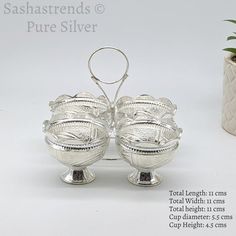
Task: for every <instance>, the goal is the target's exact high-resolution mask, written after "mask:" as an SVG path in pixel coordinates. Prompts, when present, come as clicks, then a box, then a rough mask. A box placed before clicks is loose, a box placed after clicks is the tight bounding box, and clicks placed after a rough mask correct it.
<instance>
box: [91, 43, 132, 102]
mask: <svg viewBox="0 0 236 236" xmlns="http://www.w3.org/2000/svg"><path fill="white" fill-rule="evenodd" d="M102 50H114V51H117V52H119V53H121V54H122V55H123V56H124V58H125V60H126V63H127V64H126V69H125V72H124V74H123V76H122V77H121V78H120V79H118V80H115V81H112V82H107V81H103V80H101V79H99V78H98V77H97V76H96V75H95V74H94V72H93V70H92V68H91V60H92V58H93V56H94V55H95V54H96V53H97V52H99V51H102ZM88 68H89V71H90V73H91V79H92V80H93V81H94V82H95V83H96V84H97V86H98V87H99V88H100V89H101V91H102V92H103V94H104V95H105V97H106V98H107V100H108V101H109V103H110V106H111V107H112V103H115V102H116V99H117V97H118V93H119V91H120V88H121V86H122V84H123V83H124V81H125V79H126V78H127V77H128V74H127V73H128V69H129V60H128V58H127V56H126V55H125V53H124V52H122V51H121V50H120V49H118V48H114V47H110V46H107V47H102V48H99V49H97V50H96V51H95V52H93V53H92V54H91V56H90V57H89V60H88ZM119 82H121V83H120V85H119V87H118V89H117V91H116V94H115V98H114V101H113V102H111V101H110V99H109V98H108V96H107V94H106V92H105V91H104V89H103V88H102V86H101V85H100V84H99V83H103V84H116V83H119Z"/></svg>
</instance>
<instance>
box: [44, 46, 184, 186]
mask: <svg viewBox="0 0 236 236" xmlns="http://www.w3.org/2000/svg"><path fill="white" fill-rule="evenodd" d="M103 49H112V50H115V51H118V52H120V53H121V54H122V55H123V56H124V57H125V59H126V62H127V67H126V70H125V73H124V75H123V76H122V78H120V79H118V80H116V81H113V82H105V81H103V80H101V79H99V78H97V77H96V76H95V75H94V73H93V72H92V69H91V64H90V63H91V59H92V57H93V55H94V54H95V53H96V52H98V51H100V50H103ZM88 65H89V69H90V72H91V75H92V77H91V78H92V80H93V81H94V82H95V83H96V84H97V85H98V87H99V88H100V89H101V91H102V92H103V94H104V95H102V96H99V97H95V96H94V95H92V94H90V93H88V92H84V93H78V94H76V95H75V96H70V95H61V96H59V97H58V98H57V99H56V100H55V101H52V102H50V103H49V106H50V108H51V112H52V115H51V119H50V120H46V121H45V122H44V124H43V131H44V132H45V141H46V143H47V145H48V148H49V151H50V153H51V155H52V156H53V157H55V158H56V159H57V160H58V161H59V162H61V163H62V164H64V165H65V166H67V167H68V170H67V171H66V172H65V173H63V174H62V175H61V179H62V180H63V181H64V182H66V183H70V184H86V183H90V182H92V181H93V180H94V179H95V175H94V173H92V172H91V171H90V170H89V169H88V168H87V167H88V166H90V165H92V164H93V163H94V162H96V161H98V160H100V159H101V158H102V157H103V156H104V154H105V152H106V150H107V147H108V144H109V141H110V139H112V140H115V143H116V146H117V149H118V151H119V154H120V156H121V157H122V158H124V159H125V160H126V161H127V162H128V163H129V164H130V165H131V166H132V167H134V168H135V171H134V172H133V173H131V174H130V175H129V177H128V179H129V181H130V182H131V183H133V184H135V185H138V186H154V185H157V184H159V183H160V181H161V178H160V176H159V175H157V174H156V173H155V169H157V168H159V167H161V166H163V165H165V164H167V163H168V162H169V161H171V160H172V158H173V153H174V151H175V150H176V149H177V148H178V146H179V140H180V137H181V134H182V129H180V128H178V126H177V125H176V123H175V120H174V115H175V113H176V110H177V107H176V105H175V104H173V103H172V102H171V101H170V100H169V99H167V98H158V99H156V98H154V97H152V96H150V95H141V96H138V97H136V98H132V97H128V96H124V97H121V98H120V99H119V100H118V101H117V99H118V93H119V90H120V88H121V86H122V84H123V83H124V81H125V80H126V79H127V77H128V75H127V72H128V68H129V61H128V59H127V57H126V55H125V54H124V53H123V52H121V51H120V50H119V49H115V48H112V47H105V48H101V49H99V50H97V51H95V52H94V53H93V54H92V55H91V57H90V58H89V63H88ZM100 83H103V84H115V83H120V85H119V86H118V89H117V91H116V93H115V96H114V100H113V101H111V100H110V99H109V98H108V96H107V94H106V92H105V91H104V89H103V88H102V86H101V85H100ZM109 151H111V149H109ZM106 159H117V155H107V156H106Z"/></svg>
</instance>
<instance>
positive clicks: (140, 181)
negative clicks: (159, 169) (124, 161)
mask: <svg viewBox="0 0 236 236" xmlns="http://www.w3.org/2000/svg"><path fill="white" fill-rule="evenodd" d="M128 180H129V181H130V182H131V183H132V184H135V185H138V186H142V187H152V186H156V185H159V184H160V183H161V177H160V176H159V175H158V174H156V173H155V171H150V172H143V171H139V170H135V171H134V172H133V173H132V174H130V175H129V176H128Z"/></svg>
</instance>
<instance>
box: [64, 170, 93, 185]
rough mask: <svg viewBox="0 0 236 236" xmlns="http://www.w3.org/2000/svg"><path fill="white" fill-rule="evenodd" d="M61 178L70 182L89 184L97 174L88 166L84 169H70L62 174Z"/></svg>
mask: <svg viewBox="0 0 236 236" xmlns="http://www.w3.org/2000/svg"><path fill="white" fill-rule="evenodd" d="M61 179H62V180H63V181H64V182H65V183H68V184H88V183H90V182H92V181H93V180H94V179H95V174H94V173H92V172H91V171H90V170H88V169H87V168H85V169H82V170H76V169H68V170H67V171H66V172H64V173H63V174H62V175H61Z"/></svg>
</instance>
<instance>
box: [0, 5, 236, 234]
mask: <svg viewBox="0 0 236 236" xmlns="http://www.w3.org/2000/svg"><path fill="white" fill-rule="evenodd" d="M12 2H14V1H12ZM15 2H17V3H20V2H23V1H15ZM30 2H31V3H37V4H39V3H38V2H37V1H30ZM57 2H59V1H40V3H42V4H43V3H57ZM60 2H61V3H62V2H64V3H68V1H60ZM69 2H70V3H76V1H69ZM84 3H87V4H91V5H92V6H93V5H94V4H95V3H96V1H84ZM99 3H103V4H104V5H105V7H106V11H105V13H104V14H101V15H96V14H90V15H87V16H74V17H73V16H70V17H68V19H70V18H73V19H74V18H75V19H77V21H78V22H81V23H84V22H90V23H96V24H98V25H99V27H98V30H97V32H96V33H65V34H63V33H27V32H26V22H27V20H35V21H41V22H52V23H53V22H59V21H61V20H64V18H65V17H63V16H51V17H42V16H41V17H39V16H23V15H22V16H19V15H18V16H12V15H10V16H9V15H4V14H3V4H4V1H2V0H1V18H0V31H1V32H0V65H1V69H0V134H1V135H0V143H1V154H0V160H1V162H0V235H2V236H8V235H18V236H21V235H24V236H28V235H34V236H36V235H44V236H46V235H66V236H67V235H69V236H73V235H84V236H87V235H88V236H92V235H114V236H115V235H119V236H120V235H148V234H150V235H159V234H163V235H189V233H191V234H193V235H199V233H202V232H203V233H204V235H222V234H224V235H227V236H233V235H235V233H236V227H235V220H233V221H231V222H228V228H227V229H218V230H217V229H215V230H210V229H209V230H206V229H204V230H191V229H189V230H175V229H170V228H169V227H168V224H169V219H168V214H169V208H168V204H169V201H168V199H169V190H181V189H187V190H189V191H198V190H202V189H204V190H207V191H210V190H218V191H228V197H227V204H226V207H227V209H228V213H229V214H234V213H235V210H236V204H235V199H236V184H235V179H236V172H235V165H236V161H235V157H236V148H235V146H236V138H235V137H234V136H231V135H229V134H228V133H226V132H225V131H223V130H222V129H221V125H220V122H221V97H222V79H223V58H224V56H225V54H224V53H223V52H222V48H224V47H226V46H230V44H227V43H226V42H225V38H226V36H228V35H229V34H230V33H231V32H233V31H235V30H236V29H235V26H234V25H232V24H230V23H226V22H223V20H224V19H227V18H235V9H236V2H235V0H219V1H215V0H214V1H213V0H198V1H197V0H178V1H170V0H168V1H157V0H149V1H134V0H129V1H125V0H122V1H99ZM104 45H112V46H115V47H118V48H120V49H122V50H124V52H125V53H126V54H127V55H128V57H129V60H130V70H129V78H128V80H127V81H126V83H125V84H124V87H123V89H122V92H121V94H120V95H130V96H137V95H139V94H142V93H148V94H151V95H153V96H156V97H162V96H165V97H168V98H170V99H171V100H173V101H174V103H176V104H177V105H178V112H177V117H176V119H177V122H178V124H179V126H181V127H182V128H183V129H184V134H183V138H182V140H181V145H180V148H179V151H178V152H177V153H176V156H175V160H174V161H173V162H172V163H170V164H169V165H167V166H166V167H163V168H161V169H160V170H159V172H160V173H161V174H162V176H163V178H164V181H163V182H162V184H161V185H160V186H158V187H154V188H150V189H147V188H145V189H144V188H139V187H136V186H132V185H131V184H130V183H129V182H128V181H127V179H126V178H127V175H128V173H130V171H131V168H130V167H129V166H128V164H126V163H124V162H123V161H115V162H107V161H100V162H98V163H97V164H95V165H93V166H92V167H91V169H93V170H95V172H96V176H97V178H96V181H95V182H93V183H91V184H89V185H87V186H70V185H66V184H64V183H63V182H61V181H60V179H59V178H58V176H59V174H60V173H61V172H62V171H63V170H64V167H63V166H62V165H60V164H59V163H58V162H57V161H56V160H54V159H53V158H51V157H50V156H49V154H48V152H47V148H46V145H45V144H44V140H43V133H42V131H41V127H42V122H43V120H45V119H48V118H49V117H50V112H49V107H48V101H50V100H53V99H55V98H56V97H57V96H58V95H60V94H64V93H65V94H71V95H73V94H76V93H77V92H79V91H90V92H92V93H94V94H97V95H99V94H100V92H99V90H98V89H97V87H96V85H95V84H93V82H92V81H91V80H90V79H89V78H90V75H89V71H88V69H87V59H88V57H89V55H90V54H91V53H92V52H93V51H94V50H95V49H97V48H99V47H101V46H104ZM104 60H105V59H104ZM109 61H112V60H109ZM94 63H95V62H94ZM97 65H99V66H97V68H98V70H100V71H104V70H105V71H107V72H108V73H110V75H117V74H118V72H117V68H118V67H119V66H116V65H113V64H112V63H111V62H109V63H105V64H102V63H101V61H99V64H97ZM113 68H114V69H113ZM234 217H236V215H235V216H234Z"/></svg>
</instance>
